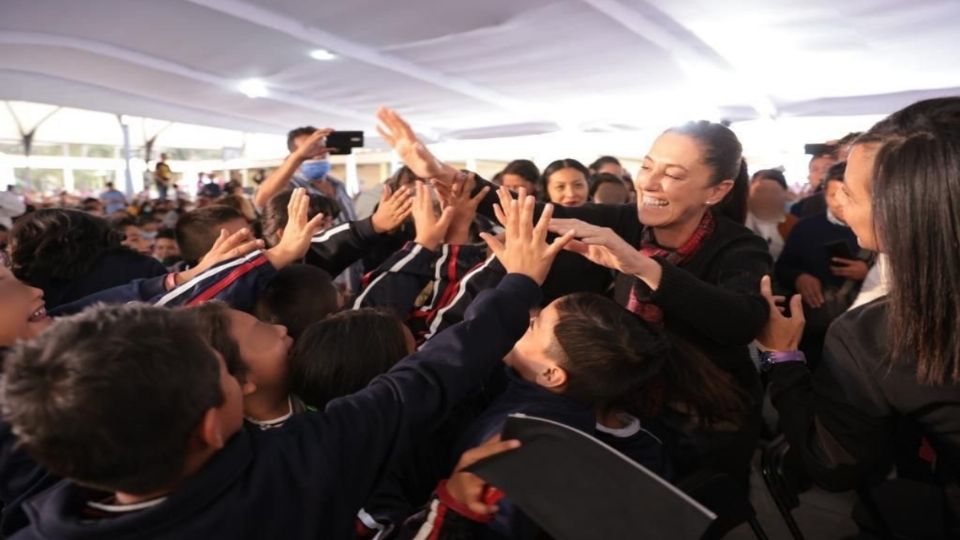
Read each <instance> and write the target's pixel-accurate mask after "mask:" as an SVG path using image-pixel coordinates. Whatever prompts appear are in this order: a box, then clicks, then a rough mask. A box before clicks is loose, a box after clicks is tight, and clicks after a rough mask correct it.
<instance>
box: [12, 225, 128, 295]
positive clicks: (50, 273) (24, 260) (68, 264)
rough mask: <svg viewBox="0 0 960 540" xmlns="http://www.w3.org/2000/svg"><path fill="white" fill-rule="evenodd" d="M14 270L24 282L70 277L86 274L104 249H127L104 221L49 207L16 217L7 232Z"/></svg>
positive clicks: (119, 237)
mask: <svg viewBox="0 0 960 540" xmlns="http://www.w3.org/2000/svg"><path fill="white" fill-rule="evenodd" d="M10 238H11V243H12V244H13V245H14V246H15V249H14V251H13V253H11V259H12V262H13V271H14V273H15V274H16V276H17V277H18V278H20V279H22V280H23V281H26V282H28V283H29V282H33V281H34V280H40V279H43V278H50V279H60V280H71V279H75V278H77V277H79V276H82V275H83V274H85V273H87V272H88V271H89V270H90V268H91V267H92V266H93V264H94V262H96V260H97V259H98V258H99V257H100V255H102V254H103V253H104V252H105V251H109V250H121V249H126V248H124V247H123V246H121V244H120V242H121V240H122V237H121V235H119V234H117V233H116V232H115V231H114V230H113V229H112V228H111V227H110V224H109V223H108V222H107V220H105V219H103V218H99V217H97V216H94V215H91V214H88V213H86V212H82V211H80V210H66V209H63V208H52V209H47V210H37V211H36V212H31V213H30V214H27V215H25V216H23V217H22V218H20V219H18V220H17V222H16V224H14V226H13V230H12V231H11V232H10Z"/></svg>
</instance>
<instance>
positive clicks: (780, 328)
mask: <svg viewBox="0 0 960 540" xmlns="http://www.w3.org/2000/svg"><path fill="white" fill-rule="evenodd" d="M760 294H761V295H763V297H764V298H765V299H766V300H767V303H768V304H770V316H769V317H768V318H767V324H766V325H765V326H764V327H763V330H761V331H760V335H759V336H757V345H758V346H759V348H760V349H763V350H767V351H795V350H797V349H798V348H799V347H800V339H801V338H802V337H803V326H804V324H805V322H806V321H805V320H804V318H803V300H802V297H801V296H800V295H799V294H795V295H793V297H792V298H791V299H790V316H789V317H787V316H786V315H784V314H783V311H782V308H781V307H780V306H779V304H778V301H780V300H782V299H783V298H782V297H779V296H774V295H773V288H772V287H771V285H770V276H763V279H761V280H760Z"/></svg>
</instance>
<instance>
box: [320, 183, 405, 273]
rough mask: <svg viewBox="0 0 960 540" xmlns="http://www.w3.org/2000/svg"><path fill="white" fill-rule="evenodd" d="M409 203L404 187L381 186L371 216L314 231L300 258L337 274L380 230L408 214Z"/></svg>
mask: <svg viewBox="0 0 960 540" xmlns="http://www.w3.org/2000/svg"><path fill="white" fill-rule="evenodd" d="M412 203H413V200H412V199H411V197H410V190H409V189H408V188H406V187H402V188H400V189H398V190H397V191H395V192H393V191H391V190H390V188H389V187H384V190H383V194H382V195H381V196H380V204H379V205H378V206H377V211H376V212H374V214H373V215H372V216H370V217H368V218H366V219H361V220H357V221H351V222H349V223H344V224H342V225H338V226H336V227H334V228H332V229H330V230H327V231H323V232H322V233H320V234H317V235H315V236H314V237H313V240H312V241H311V243H310V251H309V252H308V253H307V256H306V259H305V260H304V262H306V263H307V264H311V265H313V266H316V267H318V268H320V269H321V270H324V271H326V272H327V273H328V274H330V275H331V276H337V275H339V274H340V273H341V272H343V271H344V270H346V269H347V268H348V267H349V266H350V265H352V264H353V263H355V262H357V261H359V260H360V259H361V258H363V256H364V255H366V254H367V253H368V252H369V251H370V250H371V249H372V248H374V247H375V246H376V245H377V244H378V243H380V242H381V241H382V239H383V235H384V234H386V233H388V232H390V231H392V230H394V229H396V228H398V227H400V225H402V224H403V222H404V221H405V220H406V219H407V217H408V216H409V215H410V212H411V205H412Z"/></svg>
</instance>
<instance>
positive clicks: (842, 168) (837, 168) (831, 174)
mask: <svg viewBox="0 0 960 540" xmlns="http://www.w3.org/2000/svg"><path fill="white" fill-rule="evenodd" d="M846 175H847V162H846V161H841V162H839V163H834V164H833V165H831V166H830V168H829V169H827V174H826V176H824V177H823V184H824V185H826V184H827V182H841V183H842V182H843V178H844V176H846Z"/></svg>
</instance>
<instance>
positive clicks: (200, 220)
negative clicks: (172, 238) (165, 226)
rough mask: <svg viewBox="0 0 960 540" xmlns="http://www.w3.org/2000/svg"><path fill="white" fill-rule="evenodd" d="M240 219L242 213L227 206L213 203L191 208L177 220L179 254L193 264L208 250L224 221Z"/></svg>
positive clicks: (218, 234)
mask: <svg viewBox="0 0 960 540" xmlns="http://www.w3.org/2000/svg"><path fill="white" fill-rule="evenodd" d="M236 219H242V220H244V221H246V218H244V217H243V214H241V213H240V211H239V210H237V209H235V208H230V207H229V206H222V205H214V206H207V207H204V208H197V209H196V210H191V211H189V212H187V213H185V214H183V215H182V216H180V219H178V220H177V228H176V231H177V245H179V246H180V255H181V256H182V257H183V260H184V261H186V263H187V264H189V265H191V266H193V265H196V264H197V263H198V262H200V259H202V258H203V256H204V255H206V254H207V252H208V251H210V248H212V247H213V244H214V243H215V242H216V241H217V238H218V237H219V236H220V229H221V228H222V226H223V225H224V224H225V223H228V222H230V221H233V220H236Z"/></svg>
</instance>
